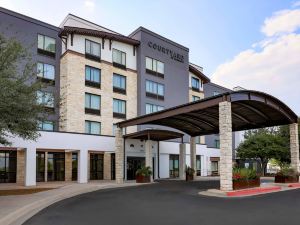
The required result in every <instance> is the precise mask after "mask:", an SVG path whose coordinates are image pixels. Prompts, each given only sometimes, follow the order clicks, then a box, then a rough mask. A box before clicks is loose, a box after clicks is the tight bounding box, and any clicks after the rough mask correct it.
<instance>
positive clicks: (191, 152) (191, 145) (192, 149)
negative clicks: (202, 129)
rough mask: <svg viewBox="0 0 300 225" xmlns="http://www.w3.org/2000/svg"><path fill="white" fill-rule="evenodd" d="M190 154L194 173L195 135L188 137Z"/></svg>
mask: <svg viewBox="0 0 300 225" xmlns="http://www.w3.org/2000/svg"><path fill="white" fill-rule="evenodd" d="M190 155H191V168H193V169H194V170H195V173H196V169H197V168H196V137H191V138H190Z"/></svg>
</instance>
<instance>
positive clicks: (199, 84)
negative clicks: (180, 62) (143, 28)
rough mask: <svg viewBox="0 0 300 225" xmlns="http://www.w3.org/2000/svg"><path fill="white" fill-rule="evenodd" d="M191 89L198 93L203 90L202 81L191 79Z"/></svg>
mask: <svg viewBox="0 0 300 225" xmlns="http://www.w3.org/2000/svg"><path fill="white" fill-rule="evenodd" d="M191 88H192V89H193V90H195V91H200V90H201V89H202V88H203V81H202V80H200V79H198V78H196V77H191Z"/></svg>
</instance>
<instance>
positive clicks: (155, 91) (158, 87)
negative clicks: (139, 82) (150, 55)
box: [146, 80, 165, 100]
mask: <svg viewBox="0 0 300 225" xmlns="http://www.w3.org/2000/svg"><path fill="white" fill-rule="evenodd" d="M164 94H165V86H164V85H163V84H160V83H156V82H154V81H150V80H146V96H147V97H151V98H155V99H160V100H164Z"/></svg>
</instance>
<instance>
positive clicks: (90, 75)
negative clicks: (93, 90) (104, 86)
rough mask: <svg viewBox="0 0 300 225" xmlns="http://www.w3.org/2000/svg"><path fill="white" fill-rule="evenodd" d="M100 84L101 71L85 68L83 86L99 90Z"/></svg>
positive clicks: (89, 67)
mask: <svg viewBox="0 0 300 225" xmlns="http://www.w3.org/2000/svg"><path fill="white" fill-rule="evenodd" d="M100 83H101V70H100V69H97V68H94V67H91V66H85V85H86V86H91V87H98V88H100Z"/></svg>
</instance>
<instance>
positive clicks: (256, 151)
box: [237, 127, 290, 173]
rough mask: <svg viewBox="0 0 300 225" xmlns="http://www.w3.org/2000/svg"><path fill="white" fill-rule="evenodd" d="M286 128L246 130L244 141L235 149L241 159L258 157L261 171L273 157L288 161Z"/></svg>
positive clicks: (288, 151)
mask: <svg viewBox="0 0 300 225" xmlns="http://www.w3.org/2000/svg"><path fill="white" fill-rule="evenodd" d="M287 134H288V133H286V128H284V127H275V128H263V129H257V130H251V131H247V132H246V133H245V141H244V142H242V143H241V144H240V145H239V147H238V149H237V156H238V157H239V158H241V159H260V162H261V167H262V168H263V173H265V170H266V166H267V163H268V161H269V160H270V159H272V158H274V159H277V160H279V161H281V162H289V161H290V150H289V135H287Z"/></svg>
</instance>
